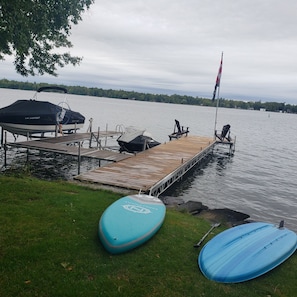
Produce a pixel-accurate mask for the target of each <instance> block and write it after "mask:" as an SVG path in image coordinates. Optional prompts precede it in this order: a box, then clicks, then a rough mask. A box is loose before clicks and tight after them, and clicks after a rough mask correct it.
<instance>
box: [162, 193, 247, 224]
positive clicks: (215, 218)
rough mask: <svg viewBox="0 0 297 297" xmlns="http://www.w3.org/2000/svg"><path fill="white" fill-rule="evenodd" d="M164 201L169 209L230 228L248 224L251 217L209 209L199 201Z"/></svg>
mask: <svg viewBox="0 0 297 297" xmlns="http://www.w3.org/2000/svg"><path fill="white" fill-rule="evenodd" d="M162 201H163V202H164V204H165V205H166V207H168V208H175V209H177V210H178V211H181V212H187V213H190V214H192V215H193V216H197V217H201V218H204V219H206V220H208V221H211V222H213V223H214V222H216V223H218V222H220V223H224V224H226V225H228V226H230V227H231V226H236V225H240V224H245V223H248V222H249V221H248V220H247V219H248V218H249V217H250V216H249V215H248V214H245V213H242V212H238V211H235V210H232V209H229V208H218V209H209V208H208V207H207V206H206V205H203V204H202V203H201V202H199V201H192V200H190V201H187V202H184V201H183V199H181V198H177V197H170V196H166V197H164V198H162Z"/></svg>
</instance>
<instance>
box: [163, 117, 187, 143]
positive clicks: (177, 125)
mask: <svg viewBox="0 0 297 297" xmlns="http://www.w3.org/2000/svg"><path fill="white" fill-rule="evenodd" d="M189 132H190V131H189V127H187V129H184V127H183V126H182V127H181V126H180V123H179V121H178V120H175V125H174V129H173V133H171V134H170V135H168V136H169V140H171V139H172V138H179V137H181V136H182V135H184V134H185V135H186V136H188V133H189Z"/></svg>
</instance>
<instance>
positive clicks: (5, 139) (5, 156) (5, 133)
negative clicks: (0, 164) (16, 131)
mask: <svg viewBox="0 0 297 297" xmlns="http://www.w3.org/2000/svg"><path fill="white" fill-rule="evenodd" d="M4 135H5V136H4V167H5V168H6V166H7V132H6V131H5V132H4Z"/></svg>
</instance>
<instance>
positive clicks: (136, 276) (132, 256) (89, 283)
mask: <svg viewBox="0 0 297 297" xmlns="http://www.w3.org/2000/svg"><path fill="white" fill-rule="evenodd" d="M120 196H121V195H119V194H115V193H112V192H108V191H103V190H93V189H90V188H86V187H82V186H79V185H74V184H71V183H68V182H47V181H40V180H37V179H34V178H31V177H18V178H16V177H9V176H4V175H0V226H1V227H0V296H1V297H9V296H14V297H15V296H30V297H31V296H50V297H52V296H55V297H58V296H63V297H64V296H71V297H73V296H86V297H91V296H129V297H131V296H150V297H151V296H160V297H166V296H170V297H173V296H195V297H197V296H204V297H208V296H209V297H213V296H228V297H230V296H231V297H232V296H240V297H244V296H249V297H251V296H257V297H259V296H263V297H268V296H288V297H289V296H295V294H296V291H297V284H296V278H297V256H296V254H294V255H293V256H292V257H291V258H290V259H289V260H287V261H286V262H285V263H283V264H282V265H280V266H279V267H277V268H276V269H274V270H273V271H271V272H269V273H267V274H266V275H264V276H262V277H259V278H257V279H254V280H252V281H249V282H245V283H242V284H228V285H226V284H219V283H215V282H212V281H209V280H207V279H206V278H205V277H204V276H203V275H202V274H201V272H200V271H199V268H198V265H197V256H198V253H199V249H194V248H193V244H194V243H196V242H197V241H198V240H199V239H200V238H201V237H202V236H203V235H204V234H205V232H206V231H207V230H208V229H209V228H210V223H209V222H207V221H205V220H203V219H198V218H195V217H193V216H190V215H188V214H185V213H180V212H177V211H174V210H167V214H166V219H165V222H164V224H163V226H162V227H161V229H160V231H159V232H158V233H157V234H156V235H155V236H154V237H153V238H152V239H151V240H150V241H148V242H147V243H146V244H144V245H142V246H141V247H139V248H137V249H135V250H133V251H130V252H128V253H125V254H120V255H110V254H108V253H107V252H106V251H105V250H104V248H103V247H102V245H101V243H100V241H99V239H98V235H97V232H98V222H99V219H100V216H101V214H102V213H103V211H104V209H105V208H106V207H107V206H108V205H110V204H111V203H112V202H113V201H115V200H116V199H118V198H119V197H120ZM222 230H224V226H221V227H219V228H217V229H215V230H214V232H213V233H212V234H211V235H210V236H209V237H208V238H207V239H208V240H209V239H210V238H211V237H212V236H214V235H215V234H217V233H218V232H221V231H222Z"/></svg>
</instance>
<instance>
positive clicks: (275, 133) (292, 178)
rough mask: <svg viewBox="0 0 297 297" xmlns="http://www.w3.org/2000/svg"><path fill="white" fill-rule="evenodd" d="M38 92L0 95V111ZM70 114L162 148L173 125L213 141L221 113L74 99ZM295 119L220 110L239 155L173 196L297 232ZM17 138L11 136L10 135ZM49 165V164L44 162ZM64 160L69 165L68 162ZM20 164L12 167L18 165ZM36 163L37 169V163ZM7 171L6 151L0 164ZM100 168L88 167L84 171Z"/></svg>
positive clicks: (52, 97) (215, 161)
mask: <svg viewBox="0 0 297 297" xmlns="http://www.w3.org/2000/svg"><path fill="white" fill-rule="evenodd" d="M33 95H34V92H33V91H21V90H7V89H0V108H2V107H4V106H7V105H8V104H11V103H13V102H14V101H16V100H17V99H29V98H32V97H33ZM63 99H64V95H60V94H50V93H41V94H39V96H38V100H49V101H51V102H52V103H56V104H58V103H60V102H61V101H63ZM67 100H68V103H69V105H70V106H71V109H73V110H76V111H79V112H81V113H82V114H83V115H85V117H86V125H85V129H84V130H86V129H87V127H88V119H90V118H93V130H97V128H98V127H100V130H105V129H106V126H108V129H109V130H113V129H115V127H116V125H119V124H122V125H124V126H126V127H127V126H130V125H132V126H137V127H142V128H145V129H147V131H149V132H151V133H152V134H153V136H154V138H155V139H156V140H158V141H160V142H165V141H168V134H170V133H171V132H172V131H173V127H174V119H178V120H179V121H180V123H181V124H182V125H184V126H188V127H189V130H190V134H192V135H201V136H209V137H212V136H213V131H214V122H215V111H216V109H215V108H212V107H202V106H189V105H178V104H164V103H152V102H139V101H133V100H119V99H109V98H98V97H89V96H77V95H68V96H67ZM296 121H297V115H295V114H282V113H269V112H262V111H251V110H239V109H223V108H219V110H218V117H217V129H218V130H221V128H222V126H223V125H225V124H230V125H231V132H232V133H231V135H232V136H233V137H234V136H236V151H235V154H234V156H233V157H228V156H226V154H224V153H222V152H221V150H218V151H217V150H216V151H215V155H214V157H213V158H211V159H210V160H209V162H207V163H206V164H203V166H201V167H196V168H194V170H192V171H191V174H190V175H187V176H186V178H184V179H183V180H182V181H181V182H180V183H178V184H177V185H176V186H174V187H173V188H172V189H171V190H170V191H169V192H168V193H167V195H171V196H176V197H180V198H182V199H184V200H185V201H188V200H197V201H201V202H202V203H203V204H205V205H207V206H208V207H210V208H224V207H227V208H231V209H233V210H236V211H240V212H244V213H247V214H249V215H250V216H251V219H254V220H262V221H267V222H271V223H275V224H278V223H279V221H280V220H282V219H284V220H285V224H286V226H288V227H289V228H291V229H292V230H294V231H297V216H296V212H297V194H296V190H297V189H296V188H297V186H296V181H297V171H296V164H297V162H296V160H297V150H296V144H297V141H296V134H297V133H296ZM9 137H10V140H13V138H12V136H9ZM16 158H17V160H18V161H17V163H21V162H22V161H24V159H25V153H24V152H23V151H22V150H17V151H14V152H13V155H9V160H8V161H9V162H10V163H12V164H16V161H15V160H16ZM42 158H43V160H42V161H43V162H41V163H40V155H38V156H35V157H34V156H33V157H30V162H31V163H32V164H33V165H32V166H34V164H36V165H35V166H36V167H40V166H41V165H42V166H43V167H40V168H42V171H46V170H50V168H52V167H53V166H52V165H55V166H54V167H58V168H59V169H58V170H59V172H56V173H55V174H56V176H57V177H58V178H61V177H65V178H71V177H72V176H73V175H75V174H76V173H77V165H76V163H75V161H74V162H73V159H71V158H68V159H67V158H65V157H63V158H62V159H59V158H56V157H54V156H52V155H49V154H43V155H42ZM45 160H46V161H47V162H44V161H45ZM65 160H66V161H65ZM13 162H14V163H13ZM34 162H35V163H34ZM2 165H3V149H2V150H1V152H0V166H2ZM94 166H96V164H94V163H90V162H89V163H87V164H85V167H84V170H88V169H91V168H92V167H94Z"/></svg>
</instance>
